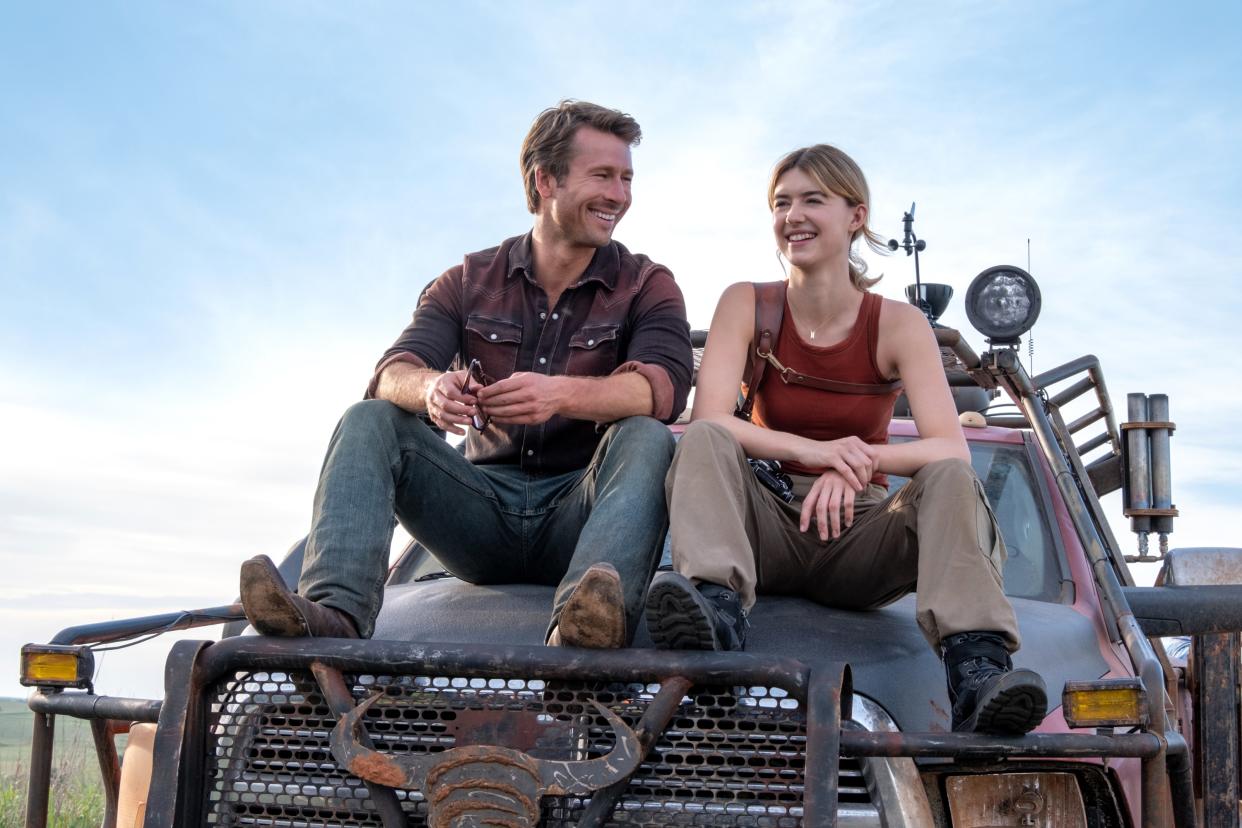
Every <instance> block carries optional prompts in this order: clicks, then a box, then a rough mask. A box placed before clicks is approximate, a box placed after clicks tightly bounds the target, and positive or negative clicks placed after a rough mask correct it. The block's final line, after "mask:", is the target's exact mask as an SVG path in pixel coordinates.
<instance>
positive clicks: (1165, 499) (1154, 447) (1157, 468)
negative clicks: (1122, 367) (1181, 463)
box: [1147, 394, 1173, 535]
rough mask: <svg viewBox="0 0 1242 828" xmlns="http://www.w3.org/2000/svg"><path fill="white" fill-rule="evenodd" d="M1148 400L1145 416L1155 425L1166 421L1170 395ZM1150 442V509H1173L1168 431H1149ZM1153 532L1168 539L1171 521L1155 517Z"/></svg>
mask: <svg viewBox="0 0 1242 828" xmlns="http://www.w3.org/2000/svg"><path fill="white" fill-rule="evenodd" d="M1147 399H1148V406H1149V407H1148V416H1150V417H1151V418H1152V420H1154V421H1156V422H1168V421H1169V395H1168V394H1152V395H1151V396H1150V397H1148V398H1147ZM1149 435H1150V440H1151V505H1152V507H1153V508H1156V509H1172V508H1173V472H1172V460H1171V457H1170V452H1169V436H1170V435H1169V430H1168V429H1167V428H1152V429H1150V430H1149ZM1152 529H1153V530H1154V531H1156V532H1157V533H1162V534H1165V535H1167V534H1168V533H1169V532H1172V531H1173V518H1172V517H1169V516H1167V515H1166V516H1162V517H1157V518H1155V519H1153V520H1152Z"/></svg>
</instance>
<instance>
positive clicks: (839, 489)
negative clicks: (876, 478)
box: [798, 471, 870, 541]
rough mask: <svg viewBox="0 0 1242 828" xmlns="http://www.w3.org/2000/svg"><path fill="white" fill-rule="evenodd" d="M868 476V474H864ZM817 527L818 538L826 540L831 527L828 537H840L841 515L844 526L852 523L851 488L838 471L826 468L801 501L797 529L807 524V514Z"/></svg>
mask: <svg viewBox="0 0 1242 828" xmlns="http://www.w3.org/2000/svg"><path fill="white" fill-rule="evenodd" d="M868 479H870V478H868ZM812 515H814V517H815V524H816V525H817V526H818V527H819V539H820V540H822V541H826V540H828V534H829V531H830V530H831V533H832V539H833V540H836V539H837V538H839V537H841V519H842V516H844V518H845V528H846V529H848V528H850V527H851V526H853V525H854V488H853V486H852V485H851V484H850V483H849V482H848V481H846V479H845V477H844V476H842V475H841V473H840V472H836V471H826V472H824V473H823V474H821V475H820V476H819V479H818V480H816V481H815V482H814V483H813V484H811V490H810V491H809V492H807V494H806V498H805V499H804V500H803V501H802V519H801V520H800V521H799V522H798V529H799V531H802V532H805V531H807V530H808V529H810V528H811V516H812Z"/></svg>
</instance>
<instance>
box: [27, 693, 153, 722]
mask: <svg viewBox="0 0 1242 828" xmlns="http://www.w3.org/2000/svg"><path fill="white" fill-rule="evenodd" d="M161 704H162V702H159V701H156V700H154V699H127V698H122V697H120V696H96V695H94V694H92V693H68V692H66V693H46V694H45V693H40V692H36V693H34V694H32V695H31V697H30V699H29V700H28V701H27V705H28V706H29V707H30V709H31V710H33V711H35V712H36V713H50V714H55V715H59V716H73V717H74V718H75V719H115V720H116V721H120V722H151V723H155V722H158V721H159V720H160V706H161Z"/></svg>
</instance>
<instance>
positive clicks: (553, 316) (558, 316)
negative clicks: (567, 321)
mask: <svg viewBox="0 0 1242 828" xmlns="http://www.w3.org/2000/svg"><path fill="white" fill-rule="evenodd" d="M552 318H553V319H560V318H561V315H560V314H559V313H554V314H552Z"/></svg>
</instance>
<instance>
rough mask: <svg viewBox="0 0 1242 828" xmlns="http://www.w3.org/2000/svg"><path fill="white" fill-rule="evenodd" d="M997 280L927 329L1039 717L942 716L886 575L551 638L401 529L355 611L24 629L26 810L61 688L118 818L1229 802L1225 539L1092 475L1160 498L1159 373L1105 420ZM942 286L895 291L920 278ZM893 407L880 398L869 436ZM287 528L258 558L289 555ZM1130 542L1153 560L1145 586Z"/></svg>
mask: <svg viewBox="0 0 1242 828" xmlns="http://www.w3.org/2000/svg"><path fill="white" fill-rule="evenodd" d="M1023 278H1025V279H1026V280H1030V281H1029V285H1028V288H1029V289H1030V290H1033V291H1036V292H1035V293H1034V297H1035V300H1036V301H1035V302H1034V303H1033V305H1034V307H1035V308H1036V310H1037V309H1038V301H1037V300H1038V293H1037V288H1035V287H1034V282H1033V280H1031V279H1030V276H1029V274H1026V273H1025V272H1024V271H1022V270H1021V269H1019V268H1015V267H1009V266H1002V267H998V268H989V269H988V270H987V271H984V272H983V273H982V274H980V276H979V277H978V278H977V279H976V282H975V283H974V284H973V285H972V287H971V290H970V291H969V292H968V294H967V301H968V310H969V311H970V314H971V318H972V322H974V323H975V324H976V327H980V328H981V329H983V331H984V333H985V334H987V335H988V336H989V338H990V339H989V347H988V348H986V349H984V350H982V352H980V353H976V352H975V351H974V350H973V349H972V347H971V346H970V345H969V344H968V343H967V342H966V340H965V338H964V337H963V336H962V335H961V334H960V333H959V332H958V331H956V330H952V329H948V328H943V327H937V330H936V332H937V337H938V340H939V343H940V345H941V348H942V354H943V356H944V362H945V365H946V372H947V375H948V377H949V380H950V385H951V386H952V387H953V388H954V390H955V397H957V398H958V400H959V409H961V410H962V414H961V419H962V423H963V429H964V432H965V434H966V437H967V440H968V442H969V445H970V448H971V454H972V458H973V464H974V467H975V469H976V471H977V473H978V475H979V479H980V480H981V481H982V483H983V486H984V489H985V491H986V493H987V496H988V498H989V501H990V503H991V505H992V508H993V510H994V512H995V514H996V517H997V519H998V521H999V524H1000V526H1001V528H1002V532H1003V534H1004V537H1005V541H1006V544H1007V547H1008V550H1009V558H1008V561H1007V563H1006V565H1005V570H1004V580H1005V588H1006V592H1007V594H1008V595H1009V596H1010V598H1011V600H1012V602H1013V604H1014V607H1015V609H1016V612H1017V615H1018V618H1019V622H1020V626H1021V632H1022V639H1023V647H1022V649H1021V650H1020V651H1019V652H1018V653H1017V654H1016V656H1015V664H1016V666H1020V667H1029V668H1031V669H1034V670H1036V671H1038V672H1039V673H1040V674H1041V675H1042V676H1043V678H1044V680H1045V682H1046V684H1047V686H1048V688H1049V694H1050V699H1049V707H1050V712H1049V714H1048V716H1047V718H1046V719H1045V720H1044V722H1043V723H1042V725H1040V726H1039V727H1038V728H1037V729H1036V730H1035V732H1033V733H1031V734H1028V735H1026V736H1022V737H1003V738H1002V737H995V736H988V735H982V734H962V733H953V732H951V729H950V706H949V703H948V698H947V691H946V687H945V680H944V672H943V669H942V666H941V664H940V662H939V661H938V660H937V659H936V658H935V657H934V655H933V654H932V653H931V652H929V650H928V648H927V646H926V643H925V642H924V641H923V639H922V636H921V634H920V633H919V631H918V627H917V625H916V624H915V623H914V619H913V614H914V603H913V598H912V597H908V598H906V599H903V600H901V601H898V602H897V603H895V604H893V605H891V606H889V607H887V608H885V609H882V610H879V611H876V612H867V613H858V612H848V611H843V610H834V609H828V608H825V607H821V606H817V605H815V604H812V603H810V602H807V601H805V600H802V599H797V598H781V597H767V598H764V600H762V601H760V603H759V604H758V605H757V606H756V609H755V612H754V614H753V616H752V618H751V632H750V636H749V639H748V641H747V648H746V651H745V652H722V653H704V652H674V651H661V650H655V649H651V647H650V639H649V638H648V637H647V635H646V632H645V629H642V628H640V631H639V637H638V640H637V641H636V643H635V646H634V647H633V648H631V649H627V650H620V651H588V650H575V649H571V648H549V647H545V646H542V641H543V633H544V625H545V623H546V611H547V606H548V604H549V602H550V596H549V590H550V588H548V587H541V586H532V585H514V586H505V587H482V586H472V585H470V584H466V583H463V582H461V581H459V580H457V579H455V578H453V577H451V576H449V575H448V574H447V573H445V572H443V571H442V567H441V566H440V565H439V563H438V562H437V561H436V560H435V559H434V557H432V556H431V555H430V554H428V553H427V552H426V550H424V549H423V548H422V547H420V546H418V544H417V543H412V544H411V545H410V547H409V548H407V549H406V550H405V552H404V553H403V554H402V555H400V556H399V558H398V559H397V561H396V563H395V564H394V565H393V566H392V568H391V571H390V573H389V577H388V580H387V585H386V588H385V597H384V607H383V611H382V612H381V614H380V616H379V619H378V623H377V627H376V630H375V634H374V636H373V638H371V639H370V640H364V641H355V640H349V641H347V640H335V639H272V638H264V637H259V636H255V635H252V634H244V628H245V621H244V616H243V615H242V613H241V608H240V606H239V605H237V604H229V605H223V606H218V607H212V608H206V609H202V610H195V611H189V612H180V613H168V614H165V615H157V616H150V617H144V618H134V619H128V620H120V621H109V622H104V623H99V624H91V625H86V626H79V627H74V628H69V629H66V630H64V631H63V632H61V633H59V634H58V635H57V636H56V637H55V638H54V639H53V640H52V641H51V642H49V643H48V644H30V645H27V646H26V647H25V648H23V652H22V680H23V682H24V683H25V684H27V685H29V686H31V687H33V688H34V690H33V692H32V694H31V696H30V699H29V705H30V707H31V709H32V710H33V711H34V713H35V733H34V743H33V749H32V756H31V777H30V785H29V803H28V808H27V817H26V825H27V826H30V827H31V828H42V827H43V826H44V825H45V824H46V821H47V809H48V792H49V780H50V768H51V762H52V744H53V742H52V735H53V729H54V723H55V719H56V717H58V716H76V717H80V718H85V719H89V720H90V722H91V725H92V729H93V732H94V734H95V737H96V738H95V743H96V748H97V752H98V756H99V764H100V768H101V772H102V780H103V787H104V790H105V794H106V800H107V811H106V814H105V820H104V824H105V826H112V825H121V826H124V828H130V826H135V825H145V826H147V827H148V828H174V826H198V825H213V826H243V825H244V826H251V825H253V826H290V828H292V827H293V826H307V828H311V827H312V826H337V825H369V826H384V827H385V828H395V826H406V825H411V826H415V825H424V824H426V825H431V826H436V828H439V826H476V825H479V826H481V825H504V826H529V825H546V826H570V825H577V826H599V825H615V826H681V825H686V826H772V827H773V828H778V827H783V826H801V825H807V826H834V825H835V826H885V828H898V827H899V826H911V828H921V827H922V826H955V827H956V828H979V827H981V826H1057V827H1058V828H1065V827H1066V826H1069V827H1070V828H1075V827H1077V826H1082V827H1083V828H1086V826H1091V827H1092V828H1123V826H1140V825H1141V826H1167V825H1176V826H1180V827H1183V828H1184V827H1185V826H1195V825H1207V826H1212V828H1215V826H1224V825H1233V826H1236V825H1238V768H1239V766H1238V746H1239V723H1238V704H1239V688H1238V656H1239V640H1238V631H1239V630H1242V586H1239V585H1242V550H1239V549H1230V548H1197V549H1181V550H1172V551H1167V550H1165V549H1164V548H1163V546H1164V544H1163V543H1162V544H1161V549H1160V550H1159V554H1158V555H1151V554H1149V553H1148V552H1147V550H1146V547H1145V545H1143V546H1141V550H1142V551H1141V554H1140V555H1139V556H1127V555H1126V554H1124V553H1123V551H1122V549H1121V546H1120V544H1119V543H1118V541H1117V539H1116V537H1114V534H1113V531H1112V530H1111V529H1110V526H1109V522H1108V520H1107V518H1106V515H1105V513H1104V511H1103V508H1102V507H1101V504H1100V498H1101V497H1102V496H1103V495H1104V494H1107V493H1109V492H1111V491H1115V490H1117V489H1122V490H1123V495H1124V496H1123V500H1124V505H1125V510H1126V514H1127V516H1129V517H1130V519H1131V522H1132V524H1133V526H1134V527H1135V528H1136V530H1138V531H1139V532H1140V533H1141V534H1140V537H1141V538H1143V539H1145V538H1146V537H1147V533H1150V532H1156V533H1157V534H1160V536H1161V538H1162V540H1163V538H1164V537H1166V536H1167V532H1168V530H1169V528H1170V526H1171V521H1172V519H1173V517H1174V516H1175V515H1176V509H1175V508H1173V506H1172V502H1171V499H1170V493H1169V492H1168V462H1169V461H1168V446H1169V439H1168V438H1169V435H1170V434H1171V433H1172V431H1173V428H1174V426H1173V423H1172V422H1170V421H1169V416H1168V407H1167V398H1165V397H1163V396H1161V395H1151V396H1147V395H1143V394H1132V395H1130V397H1129V399H1128V408H1129V421H1128V422H1125V423H1122V424H1120V425H1119V424H1118V422H1117V417H1116V414H1115V410H1114V408H1113V406H1112V403H1111V400H1110V398H1109V395H1108V391H1107V388H1106V387H1105V384H1104V378H1103V373H1102V371H1101V368H1100V365H1099V362H1098V360H1096V359H1095V358H1094V357H1091V356H1084V357H1081V358H1079V359H1076V360H1073V361H1071V362H1069V363H1066V364H1064V365H1061V366H1058V367H1056V368H1053V369H1051V370H1048V371H1045V372H1043V373H1040V374H1038V375H1035V376H1031V375H1030V374H1029V373H1028V372H1027V371H1026V370H1025V369H1024V367H1023V365H1022V361H1021V359H1020V358H1019V353H1018V350H1017V337H1016V336H1015V335H1014V334H1013V332H1012V331H1007V330H1006V329H1005V325H1006V324H1008V322H1009V321H1012V320H1011V319H1010V318H1011V317H1013V316H1014V315H1015V313H1017V315H1019V316H1021V315H1022V314H1023V313H1025V312H1026V311H1027V310H1029V308H1030V306H1031V304H1032V303H1031V302H1027V303H1026V305H1023V304H1022V302H1021V301H1019V302H1017V303H1014V302H1006V301H998V300H997V295H998V292H999V293H1000V294H1006V295H1007V292H1008V293H1009V294H1011V293H1012V292H1013V290H1012V289H1013V286H1014V285H1015V284H1019V283H1021V281H1022V279H1023ZM1005 280H1008V281H1005ZM1014 280H1017V281H1016V282H1015V281H1014ZM939 287H940V286H934V285H924V286H920V287H919V288H918V289H917V290H916V295H918V296H923V298H924V299H927V298H929V297H930V299H931V300H932V301H930V302H929V303H928V304H929V305H931V304H942V303H943V302H947V295H946V291H944V290H941V289H939ZM1019 287H1021V284H1019ZM989 291H991V294H989ZM989 296H990V297H991V298H990V300H989ZM1001 298H1002V299H1003V298H1004V297H1003V295H1002V297H1001ZM1019 298H1021V297H1019ZM971 302H974V304H973V305H971V304H970V303H971ZM989 302H990V304H989ZM925 309H926V310H929V316H932V317H933V318H934V316H935V315H938V314H936V313H932V312H931V311H930V307H928V308H925ZM940 311H943V306H942V307H940ZM989 314H991V316H989ZM1020 321H1021V320H1020ZM1032 321H1033V320H1032ZM1027 327H1028V328H1029V325H1027ZM1025 330H1026V328H1022V331H1025ZM697 341H698V342H699V343H700V344H701V342H702V335H701V334H700V335H699V338H698V340H697ZM898 414H900V406H899V411H898ZM677 428H678V427H677V426H674V429H677ZM915 434H916V432H915V430H914V424H913V422H912V421H911V420H909V419H907V418H903V417H901V416H896V417H895V418H894V419H893V422H892V425H891V428H890V439H892V440H902V439H909V438H911V437H913V436H915ZM904 482H905V481H904V480H902V479H900V478H893V479H892V481H891V486H893V487H896V486H900V485H902V484H903V483H904ZM301 555H302V545H301V544H297V545H295V546H294V547H293V548H292V549H291V550H290V552H289V553H288V555H287V556H286V557H285V559H284V560H283V563H282V564H281V572H282V575H283V576H284V577H285V579H286V580H287V581H288V582H289V583H291V584H296V582H297V575H298V572H299V571H300V566H301ZM1127 557H1129V558H1130V559H1131V560H1134V559H1143V560H1156V559H1160V560H1162V561H1163V564H1162V568H1161V570H1160V576H1159V577H1158V579H1157V585H1156V586H1152V587H1138V586H1135V584H1134V580H1133V578H1132V576H1131V573H1130V569H1129V566H1128V561H1127ZM963 599H964V600H968V596H963ZM209 625H221V626H222V635H221V637H220V639H219V640H212V641H207V640H204V641H181V642H178V643H177V644H176V645H174V646H173V647H172V649H171V651H170V652H169V655H168V659H167V667H166V672H165V687H166V692H165V695H164V698H162V699H131V698H118V697H110V696H103V695H97V694H95V693H94V691H93V689H92V687H91V673H92V665H93V659H92V655H91V647H92V646H95V645H98V644H102V643H114V642H118V641H127V640H132V639H135V638H138V637H141V636H147V635H150V634H152V633H155V632H161V631H166V630H171V629H184V628H187V627H206V626H209ZM1169 641H1172V642H1173V643H1174V644H1175V645H1178V646H1172V647H1170V648H1169V651H1174V652H1179V653H1180V652H1184V657H1181V656H1179V657H1177V658H1174V657H1171V656H1170V655H1169V654H1168V652H1166V646H1165V644H1166V643H1168V642H1169ZM126 732H127V733H129V744H128V747H127V748H126V751H125V762H124V763H123V765H122V763H121V762H120V761H119V760H118V755H117V749H116V737H117V735H118V734H120V733H126Z"/></svg>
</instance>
